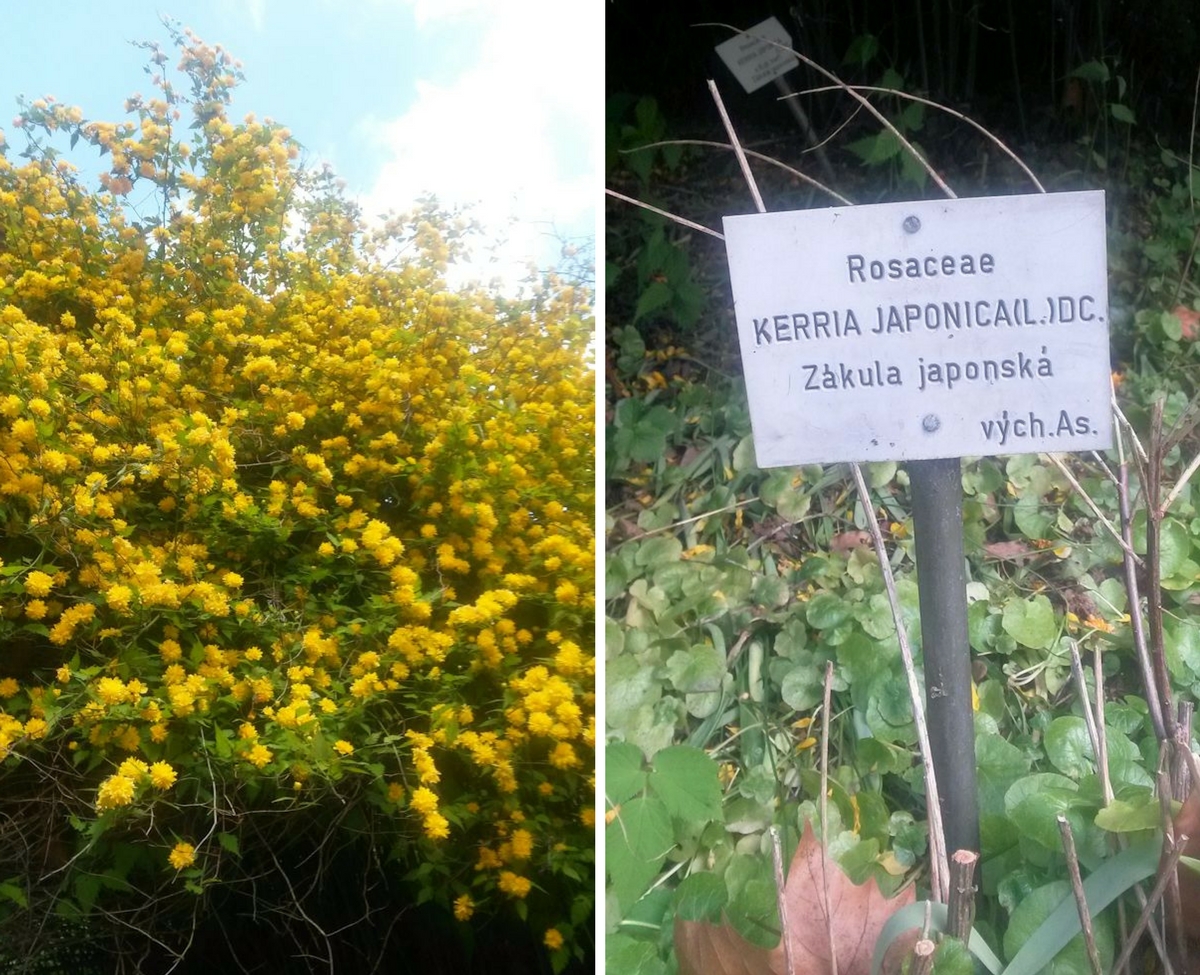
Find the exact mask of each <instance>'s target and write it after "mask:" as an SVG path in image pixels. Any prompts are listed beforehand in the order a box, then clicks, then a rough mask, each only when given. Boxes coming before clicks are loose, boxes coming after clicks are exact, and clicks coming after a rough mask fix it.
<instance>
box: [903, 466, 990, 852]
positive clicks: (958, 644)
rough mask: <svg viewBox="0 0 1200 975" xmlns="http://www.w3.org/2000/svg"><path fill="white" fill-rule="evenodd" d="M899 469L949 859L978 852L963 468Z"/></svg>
mask: <svg viewBox="0 0 1200 975" xmlns="http://www.w3.org/2000/svg"><path fill="white" fill-rule="evenodd" d="M905 467H906V469H907V470H908V475H909V482H910V484H911V486H912V508H913V536H914V539H915V541H916V549H917V583H918V586H919V589H920V604H921V647H922V651H923V658H924V662H925V701H926V719H927V723H928V725H929V748H930V751H931V752H932V753H933V754H932V757H933V767H934V771H935V772H936V773H937V784H938V792H939V793H940V796H941V806H942V821H943V825H944V827H945V831H946V852H947V854H948V855H951V856H952V855H953V854H954V851H955V850H974V851H975V852H979V797H978V789H977V785H976V782H977V776H976V769H975V720H974V715H973V712H972V708H971V655H970V646H969V641H968V636H967V574H966V567H965V563H964V558H963V534H962V463H961V460H960V459H959V458H958V457H951V458H946V459H941V460H917V461H910V462H909V463H908V464H906V465H905Z"/></svg>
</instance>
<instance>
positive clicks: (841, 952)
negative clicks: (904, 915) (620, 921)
mask: <svg viewBox="0 0 1200 975" xmlns="http://www.w3.org/2000/svg"><path fill="white" fill-rule="evenodd" d="M826 884H828V890H829V896H828V900H826V896H825V893H824V891H825V887H826ZM915 897H916V894H915V892H914V890H913V888H912V887H911V886H910V887H907V888H905V890H904V891H902V892H901V893H900V894H898V895H896V896H895V897H893V898H891V899H888V898H886V897H884V896H883V894H882V893H881V892H880V890H879V886H878V885H877V884H876V883H875V878H874V877H871V878H869V879H868V880H867V882H866V883H864V884H860V885H855V884H853V883H851V882H850V879H849V878H848V877H847V876H846V875H845V874H844V873H842V870H841V868H840V867H839V866H838V865H837V863H836V862H835V861H834V860H833V859H831V858H829V857H827V856H826V855H825V848H824V846H822V845H821V844H820V843H819V842H817V839H816V837H815V836H814V835H813V831H812V826H811V825H810V824H808V823H805V824H804V833H803V835H802V836H801V837H800V845H799V846H797V847H796V855H795V856H794V857H793V858H792V865H791V868H790V869H789V870H788V875H787V882H786V884H785V886H784V899H785V902H786V906H787V930H786V931H785V932H784V936H785V937H786V938H787V942H788V944H790V946H791V950H792V963H793V966H794V971H795V975H830V973H831V972H832V967H831V965H830V955H831V952H830V934H831V932H832V938H833V944H834V946H835V947H836V952H837V970H838V975H869V973H870V971H871V956H872V954H873V952H874V951H875V942H876V940H878V938H879V932H880V931H881V930H882V929H883V926H884V924H886V923H887V920H888V918H889V917H891V916H892V914H893V913H894V912H895V911H897V910H899V909H900V908H901V907H904V906H905V905H907V904H911V903H912V902H913V900H914V899H915ZM827 906H828V911H827ZM827 916H829V917H831V919H832V923H827V921H826V917H827ZM675 954H676V957H677V959H678V961H679V973H680V975H786V972H787V970H788V966H787V953H786V949H785V947H784V943H783V941H782V940H781V941H780V943H779V944H778V945H777V946H776V947H774V948H772V949H770V950H767V949H765V948H759V947H757V946H756V945H752V944H750V943H749V942H747V941H746V940H745V939H743V938H742V937H741V935H739V934H738V933H737V932H736V931H734V930H733V928H731V927H730V926H729V924H728V923H725V924H719V925H717V924H708V923H706V922H703V921H684V920H680V919H678V918H677V919H676V921H675ZM891 954H892V952H889V956H890V955H891Z"/></svg>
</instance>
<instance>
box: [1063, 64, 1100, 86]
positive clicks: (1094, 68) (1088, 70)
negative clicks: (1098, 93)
mask: <svg viewBox="0 0 1200 975" xmlns="http://www.w3.org/2000/svg"><path fill="white" fill-rule="evenodd" d="M1067 77H1069V78H1079V79H1080V80H1081V81H1090V82H1093V83H1095V84H1099V85H1102V84H1104V83H1105V82H1106V81H1108V65H1107V64H1105V63H1104V62H1103V61H1086V62H1084V63H1083V64H1081V65H1080V66H1079V67H1078V68H1076V69H1075V70H1074V71H1072V72H1071V73H1070V74H1069V75H1068V76H1067Z"/></svg>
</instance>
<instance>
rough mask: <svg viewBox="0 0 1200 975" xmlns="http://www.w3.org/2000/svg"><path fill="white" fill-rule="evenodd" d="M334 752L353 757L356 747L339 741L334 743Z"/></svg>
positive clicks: (341, 740)
mask: <svg viewBox="0 0 1200 975" xmlns="http://www.w3.org/2000/svg"><path fill="white" fill-rule="evenodd" d="M333 750H334V751H335V752H338V753H339V754H341V755H353V754H354V746H353V745H351V744H350V742H348V741H345V740H343V739H338V740H337V741H335V742H334V743H333Z"/></svg>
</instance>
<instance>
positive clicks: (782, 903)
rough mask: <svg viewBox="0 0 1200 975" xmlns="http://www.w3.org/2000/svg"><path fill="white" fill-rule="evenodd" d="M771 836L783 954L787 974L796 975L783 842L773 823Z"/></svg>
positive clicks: (769, 832)
mask: <svg viewBox="0 0 1200 975" xmlns="http://www.w3.org/2000/svg"><path fill="white" fill-rule="evenodd" d="M767 832H768V834H770V837H771V862H772V864H773V865H774V867H775V903H776V904H778V905H779V929H780V931H782V932H783V939H782V940H783V955H784V958H786V959H787V975H796V964H795V961H794V960H793V959H792V939H791V938H790V937H789V936H788V916H787V889H786V888H787V882H786V881H785V880H784V876H783V844H782V842H781V841H780V838H779V827H778V826H775V825H772V826H771V828H770V829H768V830H767Z"/></svg>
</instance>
